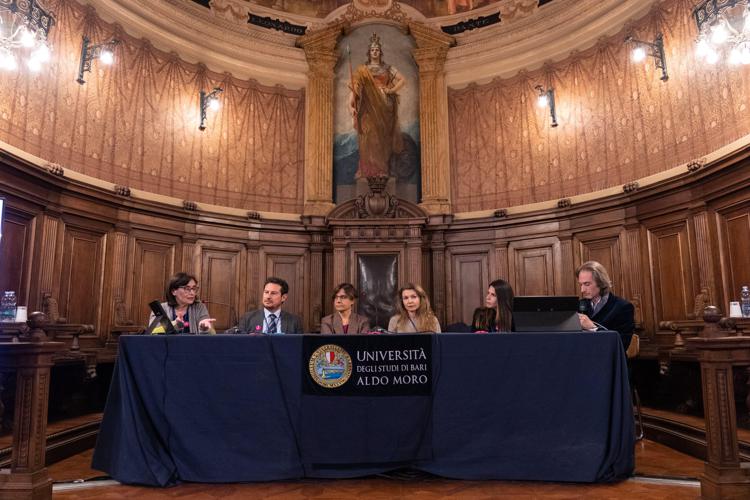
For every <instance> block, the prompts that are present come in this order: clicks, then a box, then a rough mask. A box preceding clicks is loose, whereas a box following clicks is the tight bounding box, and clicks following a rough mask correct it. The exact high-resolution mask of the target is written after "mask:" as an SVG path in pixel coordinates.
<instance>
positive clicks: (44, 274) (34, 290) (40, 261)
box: [29, 212, 63, 311]
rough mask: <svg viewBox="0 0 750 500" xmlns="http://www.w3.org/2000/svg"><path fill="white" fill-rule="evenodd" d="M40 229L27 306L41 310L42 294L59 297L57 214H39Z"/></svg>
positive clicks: (59, 224) (59, 232)
mask: <svg viewBox="0 0 750 500" xmlns="http://www.w3.org/2000/svg"><path fill="white" fill-rule="evenodd" d="M39 226H40V231H38V233H37V244H36V252H35V254H34V257H33V258H34V267H35V269H36V272H35V273H34V274H35V276H34V278H33V279H32V283H31V290H30V294H29V307H30V309H32V310H37V311H41V310H42V302H43V295H44V294H50V295H51V296H52V297H54V299H55V300H58V299H59V297H60V289H59V285H60V273H59V270H60V269H61V267H62V266H61V260H62V252H61V251H60V246H61V245H62V238H63V224H62V222H61V220H60V218H59V216H58V215H57V214H52V213H50V212H45V213H43V214H41V215H40V216H39Z"/></svg>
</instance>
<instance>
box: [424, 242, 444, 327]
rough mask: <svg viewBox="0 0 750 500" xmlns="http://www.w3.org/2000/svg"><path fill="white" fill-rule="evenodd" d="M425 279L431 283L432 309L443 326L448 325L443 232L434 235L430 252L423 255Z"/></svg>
mask: <svg viewBox="0 0 750 500" xmlns="http://www.w3.org/2000/svg"><path fill="white" fill-rule="evenodd" d="M422 263H423V270H422V276H423V279H426V280H427V281H429V283H430V290H432V295H430V299H431V300H432V309H433V310H434V311H435V315H436V316H437V318H438V321H440V324H441V325H444V324H446V320H447V318H448V316H447V309H448V308H447V304H446V301H447V297H448V292H447V289H446V265H445V263H446V260H445V234H444V232H443V231H436V232H434V233H432V238H431V242H430V251H429V252H425V253H424V254H423V255H422Z"/></svg>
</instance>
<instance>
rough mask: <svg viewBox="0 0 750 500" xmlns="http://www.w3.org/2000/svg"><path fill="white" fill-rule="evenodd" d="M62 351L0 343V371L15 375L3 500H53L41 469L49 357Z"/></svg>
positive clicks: (53, 346)
mask: <svg viewBox="0 0 750 500" xmlns="http://www.w3.org/2000/svg"><path fill="white" fill-rule="evenodd" d="M42 316H43V315H42ZM30 326H32V328H33V325H31V320H30ZM62 348H63V344H62V343H61V342H18V343H0V371H6V370H15V371H16V403H15V404H16V408H15V414H14V419H15V420H14V426H13V444H12V452H11V465H10V473H9V474H0V498H3V499H5V500H16V499H18V500H21V499H24V500H27V499H34V500H36V499H48V498H52V478H51V477H50V476H49V473H48V472H47V468H46V467H45V466H44V454H45V451H46V445H47V401H48V399H49V385H50V368H51V367H52V364H53V362H52V356H53V355H54V354H55V353H56V352H57V351H59V350H62Z"/></svg>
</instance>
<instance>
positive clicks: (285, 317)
mask: <svg viewBox="0 0 750 500" xmlns="http://www.w3.org/2000/svg"><path fill="white" fill-rule="evenodd" d="M279 316H280V317H281V318H280V319H281V328H280V331H281V332H282V333H303V332H302V319H301V318H300V317H299V316H297V315H296V314H292V313H288V312H286V311H284V310H282V311H281V313H280V314H279ZM265 319H266V316H265V312H264V311H263V309H256V310H255V311H248V312H246V313H245V314H243V315H242V317H241V318H240V321H239V323H237V327H236V328H232V329H230V330H228V331H227V333H263V326H264V325H263V321H265Z"/></svg>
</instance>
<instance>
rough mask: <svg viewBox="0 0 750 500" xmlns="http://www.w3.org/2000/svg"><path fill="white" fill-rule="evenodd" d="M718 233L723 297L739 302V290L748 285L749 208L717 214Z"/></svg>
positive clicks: (723, 308)
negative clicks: (722, 276)
mask: <svg viewBox="0 0 750 500" xmlns="http://www.w3.org/2000/svg"><path fill="white" fill-rule="evenodd" d="M719 231H720V240H721V246H720V252H721V264H722V274H723V275H724V296H725V297H727V299H728V300H740V288H741V287H742V286H743V285H750V206H747V205H745V206H743V207H741V208H737V209H734V210H731V211H728V212H726V213H722V214H719ZM721 307H722V311H724V312H726V311H725V308H727V307H728V304H721Z"/></svg>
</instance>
